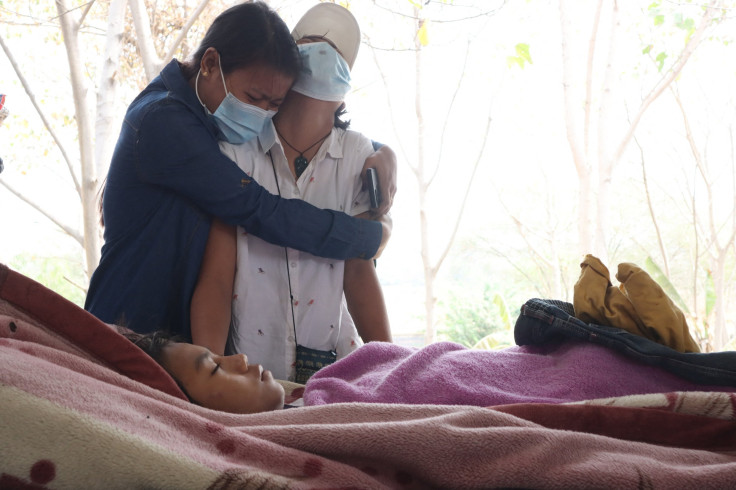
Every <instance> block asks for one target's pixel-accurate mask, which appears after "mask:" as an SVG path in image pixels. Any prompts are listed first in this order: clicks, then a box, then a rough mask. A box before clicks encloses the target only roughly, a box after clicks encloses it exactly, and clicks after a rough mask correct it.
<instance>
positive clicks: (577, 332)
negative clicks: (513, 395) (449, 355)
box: [514, 299, 736, 386]
mask: <svg viewBox="0 0 736 490" xmlns="http://www.w3.org/2000/svg"><path fill="white" fill-rule="evenodd" d="M573 314H574V311H573V307H572V305H571V304H570V303H566V302H563V301H556V300H543V299H530V300H529V301H527V302H526V303H524V305H523V306H522V307H521V314H520V315H519V318H518V319H517V320H516V326H515V328H514V338H515V340H516V343H517V344H518V345H530V344H532V345H533V344H543V343H545V342H548V341H552V340H559V339H577V340H582V341H587V342H593V343H596V344H600V345H604V346H606V347H608V348H611V349H613V350H616V351H618V352H620V353H622V354H624V355H626V356H629V357H631V358H633V359H636V360H638V361H640V362H643V363H645V364H648V365H650V366H659V367H661V368H663V369H666V370H668V371H670V372H671V373H674V374H677V375H678V376H681V377H682V378H685V379H687V380H689V381H693V382H696V383H700V384H707V385H714V386H736V351H724V352H711V353H707V354H706V353H699V352H698V353H695V352H689V353H683V352H678V351H676V350H674V349H671V348H669V347H667V346H665V345H662V344H659V343H657V342H654V341H653V340H649V339H647V338H645V337H641V336H639V335H635V334H632V333H629V332H627V331H626V330H624V329H621V328H616V327H609V326H605V325H596V324H593V323H585V322H583V321H582V320H580V319H578V318H575V317H574V316H572V315H573Z"/></svg>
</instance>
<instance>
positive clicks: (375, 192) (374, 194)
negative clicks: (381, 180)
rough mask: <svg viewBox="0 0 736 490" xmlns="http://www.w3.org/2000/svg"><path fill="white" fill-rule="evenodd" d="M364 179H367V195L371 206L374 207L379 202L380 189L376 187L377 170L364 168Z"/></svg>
mask: <svg viewBox="0 0 736 490" xmlns="http://www.w3.org/2000/svg"><path fill="white" fill-rule="evenodd" d="M366 180H367V181H368V195H369V196H370V199H371V208H373V209H375V208H377V207H378V205H379V204H380V203H381V190H380V189H379V188H378V172H376V169H375V168H369V169H368V170H366Z"/></svg>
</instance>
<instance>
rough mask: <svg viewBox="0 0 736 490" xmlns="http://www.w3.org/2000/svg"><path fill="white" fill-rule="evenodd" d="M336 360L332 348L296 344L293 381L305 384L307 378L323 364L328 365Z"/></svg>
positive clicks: (335, 353) (335, 354)
mask: <svg viewBox="0 0 736 490" xmlns="http://www.w3.org/2000/svg"><path fill="white" fill-rule="evenodd" d="M336 360H337V352H335V351H334V350H317V349H310V348H309V347H304V346H303V345H297V346H296V366H295V367H296V377H295V378H294V381H295V382H297V383H300V384H306V382H307V381H308V380H309V378H311V377H312V375H314V373H316V372H317V371H319V370H320V369H322V368H323V367H325V366H329V365H330V364H332V363H333V362H335V361H336Z"/></svg>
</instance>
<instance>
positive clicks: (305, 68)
mask: <svg viewBox="0 0 736 490" xmlns="http://www.w3.org/2000/svg"><path fill="white" fill-rule="evenodd" d="M299 54H300V55H301V57H302V71H301V72H300V73H299V77H298V78H297V80H296V82H295V83H294V85H292V87H291V90H293V91H294V92H298V93H300V94H303V95H306V96H307V97H312V98H313V99H318V100H327V101H330V102H340V101H342V100H343V99H344V98H345V95H347V93H348V92H350V68H349V67H348V64H347V62H346V61H345V60H344V59H343V58H342V56H340V54H339V53H338V52H337V51H336V50H335V48H333V47H332V46H330V44H329V43H325V42H319V43H307V44H300V45H299Z"/></svg>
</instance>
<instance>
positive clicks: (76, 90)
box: [56, 0, 100, 276]
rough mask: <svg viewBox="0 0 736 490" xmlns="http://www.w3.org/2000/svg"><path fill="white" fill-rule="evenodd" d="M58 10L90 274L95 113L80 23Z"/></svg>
mask: <svg viewBox="0 0 736 490" xmlns="http://www.w3.org/2000/svg"><path fill="white" fill-rule="evenodd" d="M56 8H57V10H58V13H59V22H60V24H61V30H62V33H63V36H64V46H65V48H66V53H67V58H68V60H69V75H70V77H71V83H72V94H73V98H74V113H75V117H76V119H77V129H78V133H79V160H80V163H81V196H80V197H81V200H82V209H83V211H82V229H83V232H84V251H85V262H86V266H87V275H88V276H89V275H90V274H92V271H93V270H94V268H95V267H96V266H97V262H98V261H99V253H100V252H99V249H100V240H99V231H98V220H97V213H96V212H94V211H93V210H94V209H95V206H94V204H92V206H90V204H91V203H94V201H95V195H96V191H97V179H96V178H95V177H94V175H95V168H94V143H93V141H92V139H93V133H94V131H93V129H92V116H91V114H92V111H91V110H90V100H89V97H90V94H89V84H88V80H87V78H86V77H85V76H84V74H85V71H84V64H83V63H82V60H81V56H80V50H79V37H78V34H79V23H78V22H77V21H76V20H75V19H74V18H73V17H72V15H73V14H72V12H73V11H72V12H70V11H69V9H68V7H67V5H66V0H57V1H56Z"/></svg>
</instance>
